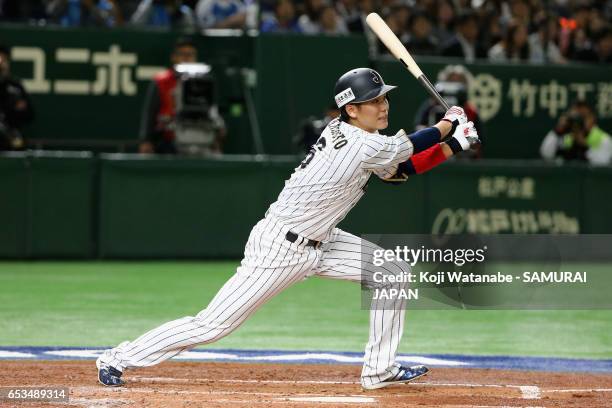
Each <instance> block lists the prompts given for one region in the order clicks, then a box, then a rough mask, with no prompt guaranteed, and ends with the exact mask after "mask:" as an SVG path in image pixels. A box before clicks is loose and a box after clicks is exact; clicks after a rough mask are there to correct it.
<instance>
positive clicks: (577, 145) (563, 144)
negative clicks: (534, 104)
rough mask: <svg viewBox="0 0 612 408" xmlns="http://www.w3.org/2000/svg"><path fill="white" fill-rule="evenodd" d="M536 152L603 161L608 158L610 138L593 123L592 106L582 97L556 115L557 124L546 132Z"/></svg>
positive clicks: (547, 156)
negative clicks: (557, 116) (563, 111)
mask: <svg viewBox="0 0 612 408" xmlns="http://www.w3.org/2000/svg"><path fill="white" fill-rule="evenodd" d="M540 154H541V155H542V157H543V158H544V159H546V160H552V159H555V158H560V159H564V160H581V161H587V162H589V163H590V164H596V165H606V164H610V159H611V158H612V139H611V138H610V135H609V134H608V133H606V132H604V131H603V130H602V129H601V128H600V127H598V126H597V118H596V116H595V112H594V111H593V108H592V107H591V106H590V105H589V104H587V103H586V102H584V101H578V102H575V103H574V104H573V105H572V107H571V108H570V109H569V110H568V111H567V112H565V113H563V114H562V115H561V116H560V117H559V121H558V122H557V126H556V127H555V128H554V129H553V130H551V131H550V132H548V134H547V135H546V137H545V138H544V140H543V141H542V144H541V146H540Z"/></svg>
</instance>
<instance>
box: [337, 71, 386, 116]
mask: <svg viewBox="0 0 612 408" xmlns="http://www.w3.org/2000/svg"><path fill="white" fill-rule="evenodd" d="M395 88H397V87H396V86H393V85H386V84H385V82H384V81H383V79H382V77H381V76H380V74H379V73H378V72H376V71H374V70H373V69H370V68H356V69H351V70H350V71H349V72H347V73H346V74H344V75H342V76H341V77H340V78H338V81H336V86H335V87H334V94H335V95H336V96H335V99H336V105H338V108H342V107H343V106H344V105H346V104H348V103H361V102H367V101H369V100H372V99H375V98H378V97H379V96H381V95H384V94H386V93H387V92H389V91H391V90H392V89H395Z"/></svg>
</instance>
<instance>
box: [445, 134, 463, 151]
mask: <svg viewBox="0 0 612 408" xmlns="http://www.w3.org/2000/svg"><path fill="white" fill-rule="evenodd" d="M446 145H447V146H448V147H450V149H451V150H452V152H453V154H457V153H459V152H462V151H463V148H462V147H461V143H459V141H458V140H457V139H455V138H454V137H451V138H450V139H448V140H447V141H446Z"/></svg>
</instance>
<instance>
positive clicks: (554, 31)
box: [528, 16, 566, 64]
mask: <svg viewBox="0 0 612 408" xmlns="http://www.w3.org/2000/svg"><path fill="white" fill-rule="evenodd" d="M537 26H538V31H536V32H535V33H533V34H531V35H529V40H528V41H529V52H530V56H529V61H531V62H533V63H535V64H546V63H549V62H552V63H555V64H563V63H565V62H566V61H565V58H563V55H562V54H561V50H559V47H558V46H557V43H556V42H555V39H556V38H557V37H558V34H559V23H558V20H557V18H556V17H553V16H546V17H544V18H543V19H542V20H541V21H540V22H539V23H538V24H537Z"/></svg>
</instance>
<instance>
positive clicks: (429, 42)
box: [406, 12, 438, 55]
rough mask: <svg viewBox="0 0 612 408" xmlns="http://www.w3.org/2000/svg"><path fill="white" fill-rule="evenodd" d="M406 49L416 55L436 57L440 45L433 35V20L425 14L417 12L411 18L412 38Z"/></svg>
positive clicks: (410, 37)
mask: <svg viewBox="0 0 612 408" xmlns="http://www.w3.org/2000/svg"><path fill="white" fill-rule="evenodd" d="M406 47H407V48H408V49H409V50H410V53H411V54H414V55H436V53H437V50H438V43H437V42H436V40H435V37H434V36H433V35H432V24H431V20H430V19H429V17H427V15H426V14H425V13H422V12H417V13H415V14H413V15H412V17H411V18H410V36H409V39H408V41H407V43H406Z"/></svg>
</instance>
